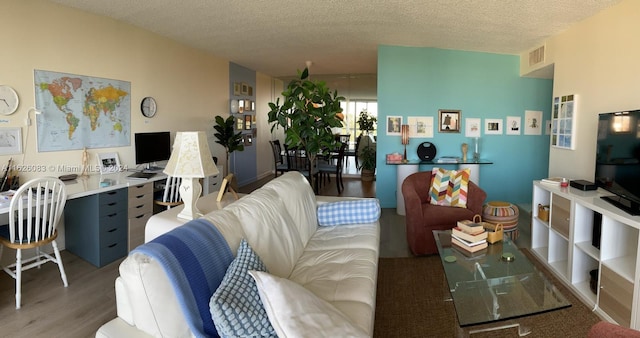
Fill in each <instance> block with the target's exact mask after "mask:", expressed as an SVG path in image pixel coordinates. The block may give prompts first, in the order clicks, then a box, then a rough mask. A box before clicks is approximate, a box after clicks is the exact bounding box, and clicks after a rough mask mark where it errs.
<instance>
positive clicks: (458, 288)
mask: <svg viewBox="0 0 640 338" xmlns="http://www.w3.org/2000/svg"><path fill="white" fill-rule="evenodd" d="M433 235H434V237H435V239H436V244H437V246H438V253H439V254H440V260H441V261H442V266H443V267H444V272H445V275H446V279H447V283H448V286H449V291H450V292H451V298H452V299H453V303H454V305H455V309H456V313H457V315H458V323H459V324H460V327H466V326H471V325H478V324H485V323H491V322H497V321H502V320H508V319H514V318H518V317H522V316H526V315H532V314H536V313H542V312H547V311H551V310H557V309H562V308H566V307H569V306H571V303H569V302H568V301H567V300H566V299H565V298H564V296H563V295H562V294H561V293H560V291H559V290H558V289H556V287H555V286H554V285H553V283H551V281H549V280H548V279H547V278H546V277H545V276H544V274H542V273H541V272H540V271H539V270H538V269H536V267H535V266H534V265H533V264H532V263H531V262H530V261H529V259H528V258H527V257H526V256H525V255H524V254H523V253H522V252H520V250H518V248H517V247H516V246H515V244H514V243H513V242H512V241H511V240H510V239H509V238H505V239H504V240H502V241H500V242H497V243H495V244H489V247H488V248H486V249H483V250H481V251H479V252H475V253H468V252H466V251H465V250H464V249H459V248H458V247H457V246H455V245H452V244H451V230H434V231H433ZM514 326H519V325H518V324H514V325H508V326H500V327H495V328H491V329H484V330H481V331H489V330H495V329H502V328H506V327H514ZM519 329H520V330H521V334H522V335H525V334H527V333H528V332H525V333H523V332H522V328H519ZM476 332H479V331H476Z"/></svg>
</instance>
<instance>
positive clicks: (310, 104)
mask: <svg viewBox="0 0 640 338" xmlns="http://www.w3.org/2000/svg"><path fill="white" fill-rule="evenodd" d="M282 96H283V99H284V100H283V102H282V104H281V103H280V98H278V99H276V102H275V103H273V102H270V103H269V108H270V109H271V110H270V111H269V123H273V125H272V126H271V131H272V132H273V130H274V129H275V128H276V127H277V126H282V127H283V128H284V130H285V140H284V143H285V144H286V145H287V146H288V147H290V148H294V147H298V148H301V149H304V151H305V154H306V155H307V158H308V159H309V163H315V159H316V157H317V156H318V155H319V154H320V155H322V154H326V153H327V152H328V150H329V149H335V148H336V147H337V142H338V141H337V140H336V138H335V137H334V134H333V131H332V128H335V127H342V116H343V115H342V109H341V108H340V101H341V100H344V97H341V96H338V92H337V91H333V92H331V90H330V89H329V88H328V87H327V85H326V83H325V82H324V81H311V80H309V70H308V69H307V68H305V69H304V70H303V71H302V72H301V71H298V78H296V79H294V80H292V81H291V82H289V84H288V85H287V88H286V89H285V90H284V92H282ZM310 176H311V177H309V180H310V181H311V182H310V183H311V186H314V187H315V182H313V180H314V177H313V176H314V175H310Z"/></svg>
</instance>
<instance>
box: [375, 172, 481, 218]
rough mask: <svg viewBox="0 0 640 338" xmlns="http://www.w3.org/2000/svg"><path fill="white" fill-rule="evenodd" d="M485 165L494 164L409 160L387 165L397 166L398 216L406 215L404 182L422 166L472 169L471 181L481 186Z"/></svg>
mask: <svg viewBox="0 0 640 338" xmlns="http://www.w3.org/2000/svg"><path fill="white" fill-rule="evenodd" d="M485 164H493V162H491V161H487V160H480V161H465V162H456V163H438V162H433V161H420V160H409V161H407V162H400V161H398V162H396V161H393V162H389V161H388V162H387V165H395V166H397V170H396V213H398V215H405V210H404V198H403V197H402V182H404V179H405V178H407V176H409V175H411V174H413V173H416V172H418V171H420V166H421V165H424V166H431V167H434V166H438V167H449V166H453V167H455V168H457V169H470V172H471V174H470V176H469V179H470V180H471V181H472V182H473V183H475V184H477V185H480V165H485Z"/></svg>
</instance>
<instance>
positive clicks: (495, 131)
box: [484, 119, 502, 135]
mask: <svg viewBox="0 0 640 338" xmlns="http://www.w3.org/2000/svg"><path fill="white" fill-rule="evenodd" d="M484 134H485V135H502V119H485V120H484Z"/></svg>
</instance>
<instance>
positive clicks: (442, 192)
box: [429, 168, 470, 208]
mask: <svg viewBox="0 0 640 338" xmlns="http://www.w3.org/2000/svg"><path fill="white" fill-rule="evenodd" d="M469 172H470V170H469V169H468V168H467V169H463V170H446V169H442V168H433V169H432V170H431V174H432V177H431V189H429V197H430V200H431V201H430V202H431V204H434V205H446V206H451V207H458V208H466V207H467V194H468V191H469Z"/></svg>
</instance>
